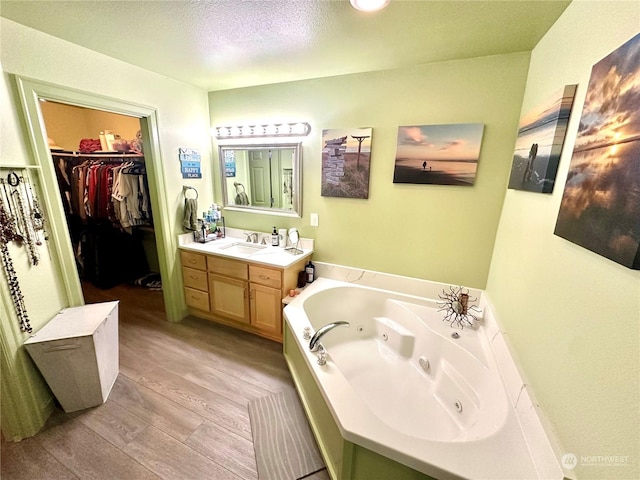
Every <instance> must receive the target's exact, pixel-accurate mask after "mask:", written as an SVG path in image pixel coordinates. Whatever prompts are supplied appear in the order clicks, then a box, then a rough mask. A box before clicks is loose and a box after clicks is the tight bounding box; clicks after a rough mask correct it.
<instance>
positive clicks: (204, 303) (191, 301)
mask: <svg viewBox="0 0 640 480" xmlns="http://www.w3.org/2000/svg"><path fill="white" fill-rule="evenodd" d="M184 297H185V299H186V301H187V305H188V306H190V307H193V308H197V309H198V310H204V311H205V312H208V311H209V294H208V293H206V292H201V291H200V290H196V289H194V288H189V287H185V289H184Z"/></svg>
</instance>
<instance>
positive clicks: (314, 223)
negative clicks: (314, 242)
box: [311, 213, 318, 227]
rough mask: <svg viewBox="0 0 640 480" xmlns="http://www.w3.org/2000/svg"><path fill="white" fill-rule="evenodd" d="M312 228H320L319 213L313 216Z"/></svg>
mask: <svg viewBox="0 0 640 480" xmlns="http://www.w3.org/2000/svg"><path fill="white" fill-rule="evenodd" d="M311 226H312V227H317V226H318V214H317V213H312V214H311Z"/></svg>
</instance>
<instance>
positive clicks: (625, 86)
mask: <svg viewBox="0 0 640 480" xmlns="http://www.w3.org/2000/svg"><path fill="white" fill-rule="evenodd" d="M554 233H555V234H556V235H558V236H560V237H562V238H565V239H566V240H569V241H571V242H573V243H575V244H577V245H580V246H582V247H584V248H587V249H589V250H591V251H592V252H595V253H597V254H599V255H602V256H603V257H606V258H608V259H610V260H613V261H614V262H617V263H619V264H621V265H624V266H626V267H628V268H633V269H636V270H639V269H640V34H638V35H636V36H635V37H634V38H632V39H631V40H629V41H628V42H627V43H625V44H624V45H622V46H621V47H619V48H618V49H617V50H615V51H614V52H612V53H611V54H609V55H608V56H607V57H605V58H603V59H602V60H600V61H599V62H598V63H596V64H595V65H594V66H593V69H592V70H591V77H590V79H589V86H588V87H587V97H586V100H585V103H584V108H583V110H582V116H581V117H580V127H579V129H578V135H577V137H576V143H575V147H574V150H573V156H572V157H571V164H570V165H569V173H568V175H567V183H566V185H565V188H564V193H563V196H562V201H561V204H560V211H559V213H558V220H557V222H556V228H555V232H554Z"/></svg>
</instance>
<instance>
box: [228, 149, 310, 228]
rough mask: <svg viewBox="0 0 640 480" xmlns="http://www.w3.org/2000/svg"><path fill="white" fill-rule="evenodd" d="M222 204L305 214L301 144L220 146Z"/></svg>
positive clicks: (249, 209)
mask: <svg viewBox="0 0 640 480" xmlns="http://www.w3.org/2000/svg"><path fill="white" fill-rule="evenodd" d="M218 155H219V161H220V169H221V178H222V195H223V198H224V205H223V207H224V208H225V209H227V210H236V211H242V212H246V211H250V212H254V213H265V214H269V215H280V216H287V217H298V218H300V217H301V216H302V190H301V187H302V182H301V178H302V158H301V155H302V144H301V143H278V144H245V145H238V144H236V145H220V146H219V147H218Z"/></svg>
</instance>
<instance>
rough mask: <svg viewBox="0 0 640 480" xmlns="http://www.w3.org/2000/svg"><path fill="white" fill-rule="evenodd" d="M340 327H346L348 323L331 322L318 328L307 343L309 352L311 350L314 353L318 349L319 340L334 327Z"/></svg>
mask: <svg viewBox="0 0 640 480" xmlns="http://www.w3.org/2000/svg"><path fill="white" fill-rule="evenodd" d="M340 325H344V326H345V327H348V326H349V322H343V321H340V322H332V323H327V324H326V325H325V326H323V327H320V328H319V329H318V331H317V332H316V333H314V334H313V337H311V340H310V341H309V350H311V351H312V352H315V351H316V350H317V349H318V345H320V339H321V338H322V337H324V336H325V335H326V334H327V333H329V332H330V331H331V330H333V329H334V328H336V327H339V326H340Z"/></svg>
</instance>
